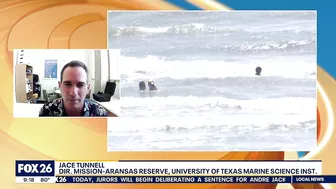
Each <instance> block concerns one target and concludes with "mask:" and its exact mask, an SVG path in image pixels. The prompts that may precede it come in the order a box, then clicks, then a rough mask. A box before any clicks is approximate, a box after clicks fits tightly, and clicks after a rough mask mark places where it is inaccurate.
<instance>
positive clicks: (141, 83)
mask: <svg viewBox="0 0 336 189" xmlns="http://www.w3.org/2000/svg"><path fill="white" fill-rule="evenodd" d="M139 90H140V91H145V90H146V83H145V82H144V81H140V82H139Z"/></svg>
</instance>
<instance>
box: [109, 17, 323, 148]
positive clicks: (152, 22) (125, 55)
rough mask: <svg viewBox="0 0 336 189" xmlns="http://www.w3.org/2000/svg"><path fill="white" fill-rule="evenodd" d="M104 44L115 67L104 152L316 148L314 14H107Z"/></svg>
mask: <svg viewBox="0 0 336 189" xmlns="http://www.w3.org/2000/svg"><path fill="white" fill-rule="evenodd" d="M108 46H109V48H111V49H121V57H120V58H119V65H120V71H121V74H122V75H121V106H122V107H121V110H122V113H121V117H120V118H112V119H110V120H109V122H108V123H109V128H108V129H109V133H108V149H109V150H113V151H121V150H123V151H125V150H126V151H142V150H145V151H151V150H155V151H156V150H162V151H167V150H169V151H171V150H186V151H190V150H197V151H209V150H210V151H235V150H310V149H312V148H314V147H315V146H316V64H317V62H316V12H220V11H218V12H211V11H207V12H205V11H204V12H196V11H195V12H193V11H189V12H180V11H173V12H158V11H154V12H122V11H120V12H109V15H108ZM257 66H260V67H262V73H261V76H256V75H255V68H256V67H257ZM141 80H144V81H146V82H147V81H148V80H154V81H155V83H156V85H157V87H158V91H156V92H148V91H145V92H139V88H138V82H139V81H141Z"/></svg>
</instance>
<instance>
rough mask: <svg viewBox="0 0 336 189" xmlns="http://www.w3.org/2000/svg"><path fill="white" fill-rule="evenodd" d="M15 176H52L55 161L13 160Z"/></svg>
mask: <svg viewBox="0 0 336 189" xmlns="http://www.w3.org/2000/svg"><path fill="white" fill-rule="evenodd" d="M15 176H17V177H34V176H35V177H36V176H37V177H53V176H55V161H53V160H43V161H41V160H35V161H34V160H17V161H15Z"/></svg>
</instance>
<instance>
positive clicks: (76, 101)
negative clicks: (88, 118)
mask: <svg viewBox="0 0 336 189" xmlns="http://www.w3.org/2000/svg"><path fill="white" fill-rule="evenodd" d="M86 81H87V75H86V72H85V70H84V69H83V68H82V67H67V68H66V69H65V70H64V72H63V81H62V82H59V83H58V85H59V87H60V90H61V93H62V98H63V101H64V103H65V106H66V107H67V108H74V109H81V108H83V102H84V99H85V96H86V94H87V92H88V90H89V89H90V85H88V84H87V83H86Z"/></svg>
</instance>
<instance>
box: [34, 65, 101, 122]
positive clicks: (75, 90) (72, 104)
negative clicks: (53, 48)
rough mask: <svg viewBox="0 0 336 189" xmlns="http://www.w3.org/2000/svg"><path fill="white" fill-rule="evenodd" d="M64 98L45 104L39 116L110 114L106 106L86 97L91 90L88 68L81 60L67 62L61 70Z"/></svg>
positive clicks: (60, 82) (59, 83)
mask: <svg viewBox="0 0 336 189" xmlns="http://www.w3.org/2000/svg"><path fill="white" fill-rule="evenodd" d="M58 85H59V87H60V90H61V94H62V98H60V99H56V100H54V101H52V102H48V103H47V104H45V105H43V107H42V108H41V110H40V113H39V116H40V117H44V116H71V117H77V116H81V117H88V116H108V113H107V111H106V110H105V108H104V107H102V106H101V105H99V104H98V103H97V102H94V101H92V100H89V99H85V96H86V94H87V93H88V91H89V90H90V84H88V69H87V67H86V65H85V64H84V63H82V62H80V61H77V60H74V61H71V62H69V63H67V64H66V65H65V66H64V67H63V68H62V71H61V81H59V82H58Z"/></svg>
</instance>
